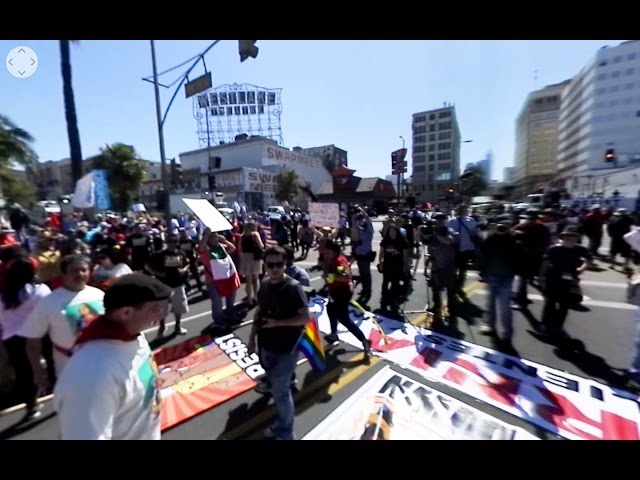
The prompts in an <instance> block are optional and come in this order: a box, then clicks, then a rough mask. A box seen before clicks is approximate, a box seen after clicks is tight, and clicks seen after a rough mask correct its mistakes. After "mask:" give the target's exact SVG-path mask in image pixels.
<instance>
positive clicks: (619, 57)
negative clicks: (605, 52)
mask: <svg viewBox="0 0 640 480" xmlns="http://www.w3.org/2000/svg"><path fill="white" fill-rule="evenodd" d="M620 60H622V57H621V56H620V55H618V56H617V57H613V63H620Z"/></svg>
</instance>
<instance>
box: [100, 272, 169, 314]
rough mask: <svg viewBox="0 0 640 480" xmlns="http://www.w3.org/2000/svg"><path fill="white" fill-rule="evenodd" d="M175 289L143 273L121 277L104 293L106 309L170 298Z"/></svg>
mask: <svg viewBox="0 0 640 480" xmlns="http://www.w3.org/2000/svg"><path fill="white" fill-rule="evenodd" d="M172 293H173V290H172V289H171V288H170V287H167V286H166V285H165V284H164V283H162V282H160V281H159V280H157V279H155V278H153V277H150V276H148V275H144V274H142V273H130V274H128V275H123V276H122V277H119V278H118V279H117V280H116V281H115V282H113V283H112V284H111V286H110V287H109V289H108V290H107V291H106V293H105V294H104V300H103V302H104V309H105V311H106V312H111V311H113V310H117V309H118V308H123V307H135V306H138V305H142V304H143V303H147V302H157V301H159V300H168V299H169V298H170V297H171V294H172Z"/></svg>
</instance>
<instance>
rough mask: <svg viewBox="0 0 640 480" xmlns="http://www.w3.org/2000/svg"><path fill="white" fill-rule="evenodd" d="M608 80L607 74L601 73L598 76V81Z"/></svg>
mask: <svg viewBox="0 0 640 480" xmlns="http://www.w3.org/2000/svg"><path fill="white" fill-rule="evenodd" d="M606 78H607V74H606V73H601V74H600V75H598V77H597V79H598V80H605V79H606Z"/></svg>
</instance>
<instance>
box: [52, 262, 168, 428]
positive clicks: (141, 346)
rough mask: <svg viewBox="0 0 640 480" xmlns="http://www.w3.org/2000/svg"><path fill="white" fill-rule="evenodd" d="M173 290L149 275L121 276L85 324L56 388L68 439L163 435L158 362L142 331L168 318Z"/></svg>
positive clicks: (55, 397) (61, 419)
mask: <svg viewBox="0 0 640 480" xmlns="http://www.w3.org/2000/svg"><path fill="white" fill-rule="evenodd" d="M171 293H172V290H171V288H170V287H167V286H166V285H164V284H163V283H162V282H160V281H159V280H156V279H154V278H152V277H149V276H148V275H144V274H138V273H132V274H129V275H124V276H122V277H120V278H118V279H117V280H116V281H115V282H114V283H113V284H112V285H111V287H110V288H109V289H108V290H107V292H106V293H105V296H104V309H105V313H104V315H102V316H100V317H98V318H97V319H96V320H94V321H93V322H92V323H91V324H89V325H88V326H87V327H86V328H85V329H84V330H82V332H81V334H80V336H79V337H78V340H77V341H76V345H75V347H74V351H73V355H72V356H71V358H70V359H69V362H68V363H67V365H66V367H65V369H64V370H63V372H62V375H61V376H60V378H59V379H58V383H57V385H56V388H55V391H54V404H55V409H56V410H57V412H58V419H59V422H60V432H61V437H62V439H63V440H159V439H160V395H159V391H158V389H157V387H156V377H157V368H156V365H155V362H154V361H153V354H152V352H151V349H150V348H149V344H148V343H147V340H146V339H145V336H144V334H143V333H142V332H143V331H144V330H145V329H147V328H149V327H152V326H154V325H157V324H158V323H159V322H160V320H162V319H163V318H165V316H166V315H167V311H168V306H169V298H170V297H171Z"/></svg>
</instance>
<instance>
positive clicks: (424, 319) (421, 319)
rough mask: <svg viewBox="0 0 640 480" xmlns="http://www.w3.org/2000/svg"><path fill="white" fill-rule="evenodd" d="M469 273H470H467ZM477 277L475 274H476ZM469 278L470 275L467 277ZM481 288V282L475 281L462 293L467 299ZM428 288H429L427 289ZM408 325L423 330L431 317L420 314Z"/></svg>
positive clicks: (426, 314)
mask: <svg viewBox="0 0 640 480" xmlns="http://www.w3.org/2000/svg"><path fill="white" fill-rule="evenodd" d="M468 273H471V272H468ZM476 275H477V274H476ZM469 276H471V275H469ZM481 286H482V282H478V281H475V282H473V283H470V284H469V285H467V286H466V287H464V288H463V290H464V293H465V294H466V295H467V297H469V296H471V295H472V294H473V293H474V292H475V291H476V290H477V289H478V288H480V287H481ZM427 288H430V287H427ZM410 323H412V324H413V325H415V326H416V327H424V328H428V326H429V325H430V323H431V315H430V314H428V313H426V312H424V313H421V314H420V315H418V316H417V317H415V318H413V319H412V320H411V321H410Z"/></svg>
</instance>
